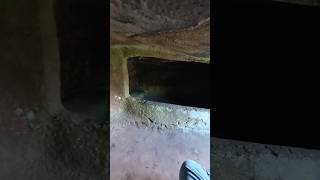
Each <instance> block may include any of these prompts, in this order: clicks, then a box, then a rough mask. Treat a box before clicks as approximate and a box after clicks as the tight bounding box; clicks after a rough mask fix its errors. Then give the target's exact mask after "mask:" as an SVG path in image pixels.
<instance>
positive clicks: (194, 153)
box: [110, 126, 210, 180]
mask: <svg viewBox="0 0 320 180" xmlns="http://www.w3.org/2000/svg"><path fill="white" fill-rule="evenodd" d="M110 140H111V142H110V146H111V151H110V155H111V157H110V179H111V180H138V179H139V180H151V179H152V180H168V179H178V178H179V169H180V166H181V164H182V163H183V161H185V160H187V159H193V160H195V161H197V162H199V163H200V164H202V165H203V166H204V167H205V168H206V169H209V168H210V158H209V157H210V138H209V136H204V135H200V134H195V133H190V132H189V133H183V132H177V131H175V132H174V131H157V130H151V129H146V128H137V127H134V126H127V127H113V128H112V129H111V136H110Z"/></svg>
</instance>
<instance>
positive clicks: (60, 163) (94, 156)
mask: <svg viewBox="0 0 320 180" xmlns="http://www.w3.org/2000/svg"><path fill="white" fill-rule="evenodd" d="M87 2H88V3H87V4H88V5H91V6H89V7H86V6H85V4H86V3H84V4H81V5H79V6H80V7H81V8H80V9H82V10H88V9H90V8H91V9H92V7H93V9H95V7H96V6H95V5H93V4H94V3H89V1H87ZM90 2H93V1H90ZM94 2H97V1H94ZM70 3H71V5H70V4H68V3H67V4H64V5H67V7H66V8H65V9H63V10H64V11H67V12H72V15H73V18H71V19H68V18H70V17H67V18H65V19H66V21H65V23H67V25H65V24H64V25H65V27H67V29H69V30H70V29H71V30H72V32H70V31H69V32H68V31H66V32H67V35H69V36H62V37H63V38H62V39H63V40H64V41H63V43H61V44H63V45H65V46H63V48H64V49H63V51H62V53H63V54H64V55H65V54H66V55H67V56H63V57H67V58H64V59H66V63H67V66H68V67H67V68H66V69H67V73H68V70H70V69H71V70H74V69H75V68H76V69H77V68H79V66H80V65H79V64H77V63H76V60H79V59H81V58H82V59H81V60H83V59H85V60H86V61H87V62H90V63H89V65H88V69H90V68H92V67H97V66H98V70H97V71H93V70H91V71H89V72H90V73H88V74H89V75H90V77H87V76H84V77H85V78H84V79H85V80H88V81H89V80H90V83H91V84H89V85H96V84H99V83H100V82H101V81H100V80H101V79H106V76H107V74H106V69H107V67H106V66H103V65H102V66H100V65H99V63H100V62H101V61H98V63H97V64H98V65H97V64H96V62H97V61H93V60H92V59H99V60H101V59H102V63H103V64H107V62H106V61H105V59H103V56H105V57H106V54H104V53H102V54H101V53H99V52H101V49H103V51H106V43H103V45H105V46H104V47H102V48H101V46H99V45H101V43H100V44H97V46H99V47H100V49H99V48H96V46H90V45H92V44H95V41H94V40H93V39H95V37H97V36H98V35H97V34H94V33H90V32H92V29H89V31H86V30H87V29H86V26H84V25H83V24H77V23H79V21H77V22H76V23H72V22H73V20H74V16H77V15H78V14H77V13H75V12H74V11H73V5H74V4H73V3H72V2H70ZM97 4H99V3H97ZM69 5H70V6H69ZM99 7H100V6H99ZM102 7H105V6H102ZM0 9H1V11H0V24H1V28H0V59H1V60H0V94H1V95H2V98H0V179H13V180H15V179H17V180H18V179H48V180H50V179H68V180H69V179H103V177H106V176H107V175H106V171H107V169H108V168H107V167H106V166H107V163H106V162H107V155H106V154H107V149H106V148H107V142H106V139H107V135H108V133H107V131H108V128H107V126H106V124H107V122H106V121H105V122H101V121H99V122H97V121H96V119H90V120H89V119H87V118H81V117H78V116H77V115H75V114H72V113H70V112H69V111H67V110H66V109H65V108H63V106H62V104H61V89H60V84H61V78H60V72H61V71H60V70H61V67H60V58H59V56H60V54H59V44H58V36H57V33H56V23H55V19H54V11H53V1H50V0H49V1H38V0H32V1H28V2H25V1H20V0H16V1H7V0H4V1H1V2H0ZM99 10H100V11H99ZM90 12H92V11H90ZM95 12H96V13H99V12H102V14H104V13H105V12H106V10H105V9H104V10H102V11H101V9H99V8H97V9H96V11H95ZM88 14H90V13H88ZM60 15H61V14H60ZM62 15H63V14H62ZM96 15H97V14H93V15H92V14H90V16H89V17H87V18H88V19H92V17H95V16H96ZM101 16H102V17H100V16H99V18H104V17H105V16H104V15H101ZM81 18H86V17H82V16H81ZM99 18H97V21H99V20H98V19H99ZM77 20H78V19H77ZM88 21H89V22H91V21H90V20H88ZM88 21H85V22H88ZM59 22H61V21H59ZM91 23H92V24H97V22H91ZM92 24H89V25H88V26H90V25H91V26H90V27H92ZM99 24H104V22H102V23H99ZM104 25H106V24H104ZM65 30H66V29H63V30H62V31H65ZM101 31H103V29H101ZM79 32H80V36H77V35H79ZM83 33H84V34H85V35H84V36H83ZM62 34H63V33H62ZM75 34H76V35H75ZM87 34H91V36H90V35H89V38H88V39H86V37H88V36H86V35H87ZM67 38H69V39H67ZM99 38H101V37H99ZM102 38H103V37H102ZM70 39H71V40H70ZM68 40H69V41H68ZM101 41H104V42H106V38H104V39H102V40H101ZM66 42H68V43H70V44H68V43H66ZM83 42H85V43H88V44H90V45H88V46H86V45H84V46H81V45H78V43H83ZM99 42H100V41H99ZM76 45H77V46H76ZM70 47H71V48H70ZM79 47H81V48H79ZM83 47H84V48H83ZM77 48H78V49H77ZM71 51H72V52H71ZM90 53H91V54H90ZM95 53H96V54H97V55H95ZM88 54H90V55H88ZM89 60H90V61H89ZM70 61H72V63H74V64H75V66H74V67H72V65H73V64H72V63H71V64H69V62H70ZM78 62H82V63H83V61H78ZM61 64H64V63H61ZM65 65H66V64H64V67H65ZM100 68H101V69H104V72H103V74H104V76H103V75H102V76H101V77H99V78H97V79H94V78H93V77H96V74H99V73H101V71H99V70H101V69H100ZM73 72H74V71H73ZM76 72H77V71H76ZM75 78H76V77H75ZM92 79H93V80H92ZM81 80H82V79H81ZM95 80H96V81H95ZM68 82H69V83H70V86H71V87H73V84H74V83H73V82H72V81H71V80H68ZM71 82H72V83H71ZM96 82H98V83H96ZM105 84H106V83H105Z"/></svg>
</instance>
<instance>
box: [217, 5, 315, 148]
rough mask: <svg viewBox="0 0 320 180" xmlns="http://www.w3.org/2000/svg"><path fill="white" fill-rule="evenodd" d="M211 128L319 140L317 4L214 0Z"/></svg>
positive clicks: (310, 142)
mask: <svg viewBox="0 0 320 180" xmlns="http://www.w3.org/2000/svg"><path fill="white" fill-rule="evenodd" d="M213 17H214V18H213V24H214V28H213V33H212V35H213V43H214V45H213V48H214V50H213V51H214V52H215V54H214V57H213V59H214V61H213V62H214V63H213V68H214V70H213V73H214V79H213V84H214V104H215V108H216V109H215V117H214V118H213V123H212V125H213V133H212V135H214V136H216V137H221V138H230V139H238V140H246V141H253V142H259V143H268V144H278V145H289V146H298V147H305V148H320V141H319V140H318V136H319V133H318V132H319V126H318V125H317V124H318V123H317V121H318V120H319V119H320V117H319V115H320V114H319V110H318V109H317V107H316V104H318V102H319V101H318V97H319V96H318V94H319V92H320V91H319V88H318V85H317V84H318V83H317V82H318V81H319V79H318V77H319V72H320V71H319V70H318V66H317V62H318V61H319V57H320V56H319V55H320V54H319V47H320V46H319V45H320V41H319V40H320V33H319V32H320V28H319V26H318V25H319V19H320V9H319V8H315V7H308V6H302V5H294V4H286V3H279V2H272V1H270V2H269V1H268V2H267V1H259V2H258V1H248V0H244V1H235V0H231V1H224V0H216V1H214V10H213Z"/></svg>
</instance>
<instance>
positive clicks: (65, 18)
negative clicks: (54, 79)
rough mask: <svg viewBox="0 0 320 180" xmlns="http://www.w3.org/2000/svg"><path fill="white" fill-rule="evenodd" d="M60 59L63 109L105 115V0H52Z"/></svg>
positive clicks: (106, 58) (107, 95)
mask: <svg viewBox="0 0 320 180" xmlns="http://www.w3.org/2000/svg"><path fill="white" fill-rule="evenodd" d="M55 18H56V23H57V31H58V38H59V50H60V58H61V99H62V103H63V105H64V106H65V108H66V109H68V110H70V111H72V112H76V113H81V114H83V115H90V116H94V117H98V118H106V117H107V110H108V109H109V108H108V106H109V101H108V100H107V98H109V90H108V88H109V85H108V84H109V80H108V79H109V78H108V77H109V63H108V53H107V50H108V47H107V43H108V40H107V34H108V32H109V27H108V23H107V21H106V19H107V9H106V1H104V0H58V1H55Z"/></svg>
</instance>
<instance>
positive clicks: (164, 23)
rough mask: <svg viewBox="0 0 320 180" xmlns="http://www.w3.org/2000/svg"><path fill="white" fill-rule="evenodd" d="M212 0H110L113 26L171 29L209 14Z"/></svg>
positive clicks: (138, 30) (127, 29)
mask: <svg viewBox="0 0 320 180" xmlns="http://www.w3.org/2000/svg"><path fill="white" fill-rule="evenodd" d="M209 7H210V0H177V1H173V0H164V1H153V0H111V1H110V10H111V13H110V14H111V16H110V23H111V24H110V29H111V31H114V32H125V33H130V34H142V33H147V34H149V33H154V32H168V31H175V30H179V29H183V28H188V27H191V26H195V25H197V24H198V23H199V22H201V21H202V20H204V19H207V18H209V17H210V8H209Z"/></svg>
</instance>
